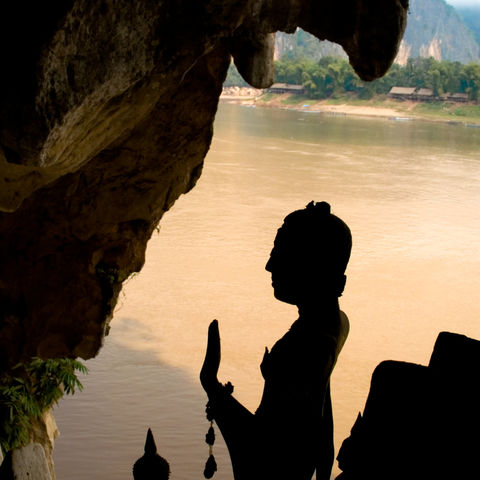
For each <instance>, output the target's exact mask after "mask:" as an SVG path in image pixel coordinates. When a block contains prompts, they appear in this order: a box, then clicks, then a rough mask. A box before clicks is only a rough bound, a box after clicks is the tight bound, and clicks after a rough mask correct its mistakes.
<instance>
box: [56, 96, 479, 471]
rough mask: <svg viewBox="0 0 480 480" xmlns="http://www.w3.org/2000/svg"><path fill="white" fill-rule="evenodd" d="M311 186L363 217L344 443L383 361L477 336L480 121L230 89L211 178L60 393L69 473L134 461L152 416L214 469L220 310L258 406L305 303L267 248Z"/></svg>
mask: <svg viewBox="0 0 480 480" xmlns="http://www.w3.org/2000/svg"><path fill="white" fill-rule="evenodd" d="M310 200H316V201H320V200H326V201H328V202H329V203H330V204H331V205H332V211H333V213H335V214H337V215H338V216H340V217H341V218H342V219H344V220H345V221H346V222H347V224H348V225H349V226H350V228H351V230H352V234H353V251H352V257H351V260H350V264H349V267H348V270H347V277H348V279H347V285H346V289H345V293H344V295H343V297H342V298H341V299H340V303H341V308H342V310H344V311H345V312H346V313H347V315H348V316H349V318H350V323H351V331H350V336H349V338H348V340H347V343H346V345H345V347H344V350H343V352H342V354H341V356H340V359H339V361H338V363H337V366H336V368H335V371H334V374H333V378H332V396H333V408H334V418H335V436H336V441H335V443H336V448H337V451H338V448H339V446H340V445H341V442H342V440H343V439H344V438H345V437H346V436H348V432H349V430H350V428H351V426H352V425H353V423H354V421H355V418H356V416H357V413H358V412H359V411H361V410H363V407H364V404H365V400H366V397H367V393H368V389H369V382H370V376H371V373H372V371H373V369H374V368H375V366H376V365H377V364H378V363H379V362H380V361H382V360H385V359H394V360H404V361H409V362H416V363H421V364H427V363H428V361H429V357H430V354H431V351H432V348H433V345H434V342H435V339H436V337H437V335H438V333H439V332H440V331H442V330H448V331H452V332H458V333H462V334H465V335H468V336H471V337H473V338H477V339H478V338H480V322H479V319H480V302H479V295H478V292H479V291H480V215H479V212H480V129H475V128H468V127H464V126H461V125H447V124H441V123H428V122H421V121H394V120H387V119H375V118H355V117H345V116H327V115H322V114H318V113H317V114H315V113H307V112H301V111H286V110H274V109H266V108H264V109H261V108H246V107H241V106H238V105H230V104H221V105H220V109H219V112H218V114H217V119H216V122H215V135H214V139H213V143H212V147H211V150H210V152H209V153H208V156H207V158H206V161H205V167H204V171H203V174H202V176H201V178H200V180H199V181H198V184H197V186H196V187H195V188H194V189H193V190H192V192H190V193H189V194H188V195H184V196H182V197H181V198H180V199H179V200H178V201H177V203H176V204H175V205H174V207H173V208H172V209H171V211H170V212H168V213H167V214H166V215H165V216H164V218H163V219H162V221H161V223H160V229H159V233H158V234H157V233H155V234H154V235H153V237H152V239H151V240H150V243H149V246H148V249H147V260H146V264H145V267H144V269H143V270H142V272H141V273H139V274H138V275H135V276H133V277H132V278H131V279H129V280H128V281H127V282H126V285H125V287H124V290H123V294H122V296H121V298H120V301H119V304H118V306H117V308H116V312H115V315H114V319H113V321H112V324H111V326H112V328H111V332H110V335H109V336H108V337H107V338H106V341H105V347H104V348H103V349H102V351H101V353H100V354H99V355H98V357H97V358H96V359H93V360H89V361H88V362H86V364H87V366H88V368H89V369H90V373H89V375H87V376H82V377H81V380H82V382H83V384H84V387H85V388H84V391H83V392H82V393H78V394H75V395H74V396H73V397H66V398H65V399H63V400H61V402H60V405H59V406H58V407H56V409H55V412H54V414H55V417H56V419H57V423H58V426H59V429H60V432H61V435H60V437H59V438H58V439H57V441H56V445H55V452H54V459H55V466H56V471H57V479H58V480H105V479H109V480H117V479H118V480H123V479H125V480H127V479H132V478H133V476H132V474H131V468H132V465H133V463H134V461H135V460H136V459H137V458H138V457H140V456H141V455H142V454H143V444H144V440H145V434H146V431H147V428H148V427H151V428H152V430H153V433H154V436H155V439H156V443H157V447H158V450H159V453H160V454H161V455H162V456H164V457H165V458H167V459H168V461H169V462H170V466H171V470H172V474H171V477H170V478H171V480H192V479H201V478H203V475H202V472H203V465H204V462H205V460H206V458H207V453H208V447H207V445H206V444H205V443H204V435H205V433H206V431H207V428H208V422H207V420H206V419H205V416H204V406H205V402H206V398H205V395H204V393H203V391H202V390H201V387H200V385H199V381H198V372H199V369H200V366H201V363H202V360H203V355H204V349H205V344H206V332H207V327H208V324H209V323H210V321H211V320H212V319H213V318H217V319H218V320H219V323H220V333H221V338H222V365H221V369H220V375H219V376H220V379H221V380H223V381H226V380H230V381H231V382H232V383H233V384H234V386H235V395H236V397H237V398H238V399H239V400H240V401H242V402H243V403H244V404H245V405H246V406H247V407H248V408H250V409H252V410H254V409H255V408H256V406H257V405H258V402H259V400H260V396H261V392H262V386H263V381H262V377H261V374H260V370H259V364H260V362H261V359H262V356H263V352H264V348H265V346H268V347H271V346H272V345H273V344H274V343H275V341H276V340H277V339H278V338H280V337H281V336H282V335H283V334H284V333H285V332H286V330H287V329H288V327H289V326H290V324H291V323H292V322H293V321H294V320H295V319H296V318H297V317H296V310H295V308H294V307H292V306H289V305H286V304H282V303H280V302H278V301H276V300H275V299H274V298H273V295H272V290H271V286H270V281H271V280H270V275H269V274H268V273H267V272H266V271H265V270H264V266H265V263H266V261H267V259H268V255H269V252H270V249H271V248H272V244H273V239H274V236H275V233H276V230H277V228H278V227H279V226H280V225H281V223H282V220H283V218H284V217H285V215H286V214H288V213H289V212H290V211H292V210H295V209H298V208H303V207H304V206H305V205H306V204H307V203H308V202H309V201H310ZM214 453H215V456H216V458H217V462H218V464H219V471H218V472H217V473H216V475H215V477H214V478H216V479H217V480H232V478H233V476H232V472H231V467H230V466H229V462H228V456H227V453H226V449H225V446H224V444H223V443H222V440H221V438H220V434H219V432H218V431H217V442H216V444H215V446H214ZM334 473H338V469H337V468H336V467H335V469H334Z"/></svg>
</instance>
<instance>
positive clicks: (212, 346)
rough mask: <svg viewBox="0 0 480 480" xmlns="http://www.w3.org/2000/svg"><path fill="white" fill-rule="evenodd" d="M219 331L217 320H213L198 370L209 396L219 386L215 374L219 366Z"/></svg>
mask: <svg viewBox="0 0 480 480" xmlns="http://www.w3.org/2000/svg"><path fill="white" fill-rule="evenodd" d="M220 359H221V351H220V333H219V331H218V321H217V320H213V321H212V322H211V323H210V325H209V327H208V342H207V351H206V352H205V359H204V361H203V365H202V369H201V370H200V383H201V384H202V387H203V389H204V390H205V392H206V393H207V395H208V398H210V397H211V396H212V395H214V394H215V393H216V392H217V391H218V390H219V388H220V387H221V384H220V382H219V381H218V378H217V374H218V369H219V367H220Z"/></svg>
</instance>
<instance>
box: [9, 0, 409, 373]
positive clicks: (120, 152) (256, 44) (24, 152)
mask: <svg viewBox="0 0 480 480" xmlns="http://www.w3.org/2000/svg"><path fill="white" fill-rule="evenodd" d="M407 7H408V5H407V0H343V1H341V2H338V1H333V0H325V1H318V0H246V1H243V2H239V1H238V0H204V1H201V2H200V1H197V0H155V1H153V0H136V1H134V2H132V1H129V0H102V1H98V0H52V1H49V2H32V1H27V0H18V1H16V2H2V3H1V5H0V39H1V42H0V58H1V60H2V67H3V68H2V76H1V77H0V252H1V253H0V255H1V259H0V260H1V261H0V371H1V370H3V369H6V368H8V367H9V366H11V365H13V364H15V363H17V362H18V361H24V360H27V359H29V358H30V357H32V356H35V355H37V356H41V357H44V358H46V357H58V356H71V357H72V356H73V357H76V356H80V357H83V358H89V357H92V356H94V355H96V353H97V352H98V350H99V348H100V347H101V344H102V340H103V337H104V334H105V333H106V332H107V330H108V322H109V319H110V317H111V313H112V309H113V307H114V305H115V302H116V299H117V296H118V293H119V291H120V289H121V285H122V282H123V281H124V280H125V279H126V278H127V277H128V276H129V275H130V274H131V273H132V272H135V271H139V270H140V269H141V268H142V265H143V263H144V252H145V248H146V243H147V241H148V239H149V238H150V236H151V234H152V231H153V230H154V228H155V226H156V225H157V223H158V221H159V220H160V218H161V217H162V215H163V213H164V212H165V211H167V210H168V209H169V208H170V207H171V206H172V204H173V203H174V201H175V200H176V199H177V198H178V196H179V195H181V194H182V193H186V192H188V191H189V190H190V189H191V188H192V187H193V186H194V185H195V182H196V181H197V179H198V177H199V175H200V174H201V170H202V164H203V159H204V157H205V154H206V152H207V151H208V148H209V145H210V141H211V137H212V128H213V127H212V125H213V120H214V117H215V112H216V108H217V103H218V98H219V95H220V92H221V87H222V82H223V80H224V77H225V75H226V71H227V68H228V65H229V62H230V58H231V55H233V58H234V60H235V62H236V64H237V65H238V66H239V69H240V72H241V73H242V75H243V76H244V77H245V78H246V79H247V80H248V81H249V82H250V83H251V84H252V85H254V86H256V87H265V86H268V85H269V84H270V83H271V82H272V80H273V60H272V57H273V35H274V33H275V32H276V31H277V30H284V31H294V29H295V28H296V27H297V26H301V27H302V28H304V29H305V30H308V31H310V32H311V33H313V34H315V35H316V36H318V37H319V38H322V39H323V38H326V39H329V40H332V41H336V42H338V43H340V44H341V45H342V46H343V47H344V48H345V50H346V51H347V53H348V54H349V56H350V59H351V62H352V64H353V65H354V67H355V69H356V70H357V72H358V73H359V74H360V75H361V76H362V77H363V78H365V79H371V78H375V77H377V76H379V75H382V74H383V73H385V71H386V69H387V68H388V67H389V65H390V63H391V62H392V61H393V58H394V56H395V53H396V51H397V48H398V44H399V41H400V39H401V36H402V34H403V29H404V27H405V21H406V10H407Z"/></svg>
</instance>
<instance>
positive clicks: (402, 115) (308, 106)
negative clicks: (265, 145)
mask: <svg viewBox="0 0 480 480" xmlns="http://www.w3.org/2000/svg"><path fill="white" fill-rule="evenodd" d="M237 88H238V87H237ZM240 92H241V90H240ZM229 93H230V94H229V95H225V94H222V96H221V97H220V99H221V100H222V101H225V102H229V103H236V104H240V105H249V106H256V107H262V108H281V109H287V110H301V111H305V112H317V113H324V114H330V115H357V116H364V117H381V118H390V119H395V120H414V119H415V120H424V121H429V122H442V123H451V124H465V125H468V126H477V125H480V120H476V119H470V120H467V121H465V120H464V119H462V118H461V117H452V118H448V117H440V116H439V117H434V116H422V115H418V114H417V113H414V111H413V109H414V108H415V106H416V105H417V103H416V102H399V106H398V109H397V108H394V107H392V106H391V105H389V106H388V107H387V106H386V107H382V106H369V105H349V104H347V103H343V104H338V105H336V104H332V103H331V102H329V101H328V100H320V101H318V100H313V99H307V100H302V101H300V102H294V101H292V100H293V98H290V97H291V94H283V95H274V96H271V97H269V98H268V97H267V98H268V99H266V98H265V95H264V94H263V91H262V90H254V89H250V91H249V92H248V93H249V94H248V95H246V94H238V93H237V92H235V93H237V94H236V95H232V94H231V93H233V92H229ZM242 93H243V92H242ZM262 97H263V98H262ZM389 103H391V102H389Z"/></svg>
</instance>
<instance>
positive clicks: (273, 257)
mask: <svg viewBox="0 0 480 480" xmlns="http://www.w3.org/2000/svg"><path fill="white" fill-rule="evenodd" d="M351 249H352V235H351V233H350V229H349V228H348V226H347V225H346V224H345V222H343V221H342V220H341V219H340V218H338V217H336V216H335V215H333V214H332V213H331V212H330V205H329V204H328V203H326V202H319V203H315V202H313V201H312V202H310V203H309V204H308V205H307V206H306V207H305V208H304V209H303V210H296V211H294V212H292V213H290V214H289V215H287V217H285V220H284V223H283V225H282V226H281V227H280V229H279V230H278V232H277V236H276V237H275V242H274V246H273V249H272V252H271V254H270V259H269V260H268V262H267V265H266V266H265V268H266V270H267V271H269V272H270V273H271V274H272V286H273V289H274V295H275V297H276V298H277V299H278V300H281V301H283V302H287V303H291V304H295V305H300V304H302V303H306V302H312V301H315V300H316V299H320V298H325V297H339V296H341V295H342V292H343V289H344V286H345V281H346V277H345V269H346V267H347V263H348V260H349V258H350V251H351Z"/></svg>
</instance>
